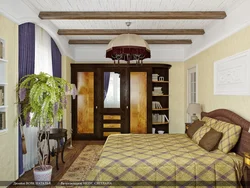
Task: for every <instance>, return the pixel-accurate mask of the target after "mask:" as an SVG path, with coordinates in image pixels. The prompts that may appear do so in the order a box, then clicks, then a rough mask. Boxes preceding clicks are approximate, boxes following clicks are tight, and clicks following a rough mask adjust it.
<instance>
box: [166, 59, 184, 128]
mask: <svg viewBox="0 0 250 188" xmlns="http://www.w3.org/2000/svg"><path fill="white" fill-rule="evenodd" d="M168 64H170V65H172V67H171V69H170V70H169V81H170V82H169V120H170V126H169V132H170V133H184V131H185V122H184V120H185V118H184V112H185V110H184V93H185V91H184V86H185V84H184V81H185V77H184V75H185V74H184V63H183V62H173V63H168Z"/></svg>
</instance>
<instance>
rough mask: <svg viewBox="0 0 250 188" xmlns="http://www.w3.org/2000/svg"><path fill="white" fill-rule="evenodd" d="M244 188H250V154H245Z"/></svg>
mask: <svg viewBox="0 0 250 188" xmlns="http://www.w3.org/2000/svg"><path fill="white" fill-rule="evenodd" d="M243 170H244V171H243V178H244V187H246V188H250V153H244V169H243Z"/></svg>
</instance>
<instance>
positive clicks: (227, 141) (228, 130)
mask: <svg viewBox="0 0 250 188" xmlns="http://www.w3.org/2000/svg"><path fill="white" fill-rule="evenodd" d="M211 127H212V128H213V129H215V130H216V131H219V132H222V133H223V136H222V139H221V141H220V142H219V145H218V149H219V150H221V151H223V152H224V153H228V152H229V151H230V150H231V149H232V148H233V147H234V146H235V144H236V143H237V141H238V140H239V137H240V133H241V127H240V126H238V125H234V124H231V123H227V122H223V121H217V122H216V123H215V124H212V125H211Z"/></svg>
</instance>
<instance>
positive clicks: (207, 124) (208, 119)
mask: <svg viewBox="0 0 250 188" xmlns="http://www.w3.org/2000/svg"><path fill="white" fill-rule="evenodd" d="M201 121H205V122H206V123H205V125H206V126H209V127H211V125H213V124H215V123H216V122H217V121H218V120H217V119H213V118H210V117H206V116H205V117H203V118H202V120H201Z"/></svg>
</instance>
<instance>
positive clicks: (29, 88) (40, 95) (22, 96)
mask: <svg viewBox="0 0 250 188" xmlns="http://www.w3.org/2000/svg"><path fill="white" fill-rule="evenodd" d="M70 89H71V84H70V83H68V82H67V81H66V80H64V79H62V78H58V77H53V76H50V75H49V74H46V73H43V72H41V73H40V74H30V75H27V76H24V77H23V78H21V80H20V83H19V84H18V85H17V89H16V90H17V93H18V96H19V102H18V103H19V120H22V121H24V122H25V124H26V126H35V127H39V131H38V142H37V147H38V151H37V153H38V161H39V164H40V165H39V166H37V167H34V169H33V172H34V176H35V175H37V173H38V174H39V173H40V174H41V176H40V177H36V176H35V181H49V182H50V180H51V173H52V167H51V166H50V165H47V157H48V155H49V148H48V146H47V141H48V139H49V127H50V126H51V125H53V124H54V121H60V120H61V119H62V117H63V109H64V108H65V107H66V105H67V99H66V95H65V94H66V92H67V91H68V90H70ZM73 95H74V92H73ZM47 171H48V173H50V178H49V179H46V178H45V179H44V177H48V176H49V175H47V174H46V173H45V172H47ZM35 173H36V174H35ZM44 174H45V175H44Z"/></svg>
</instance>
